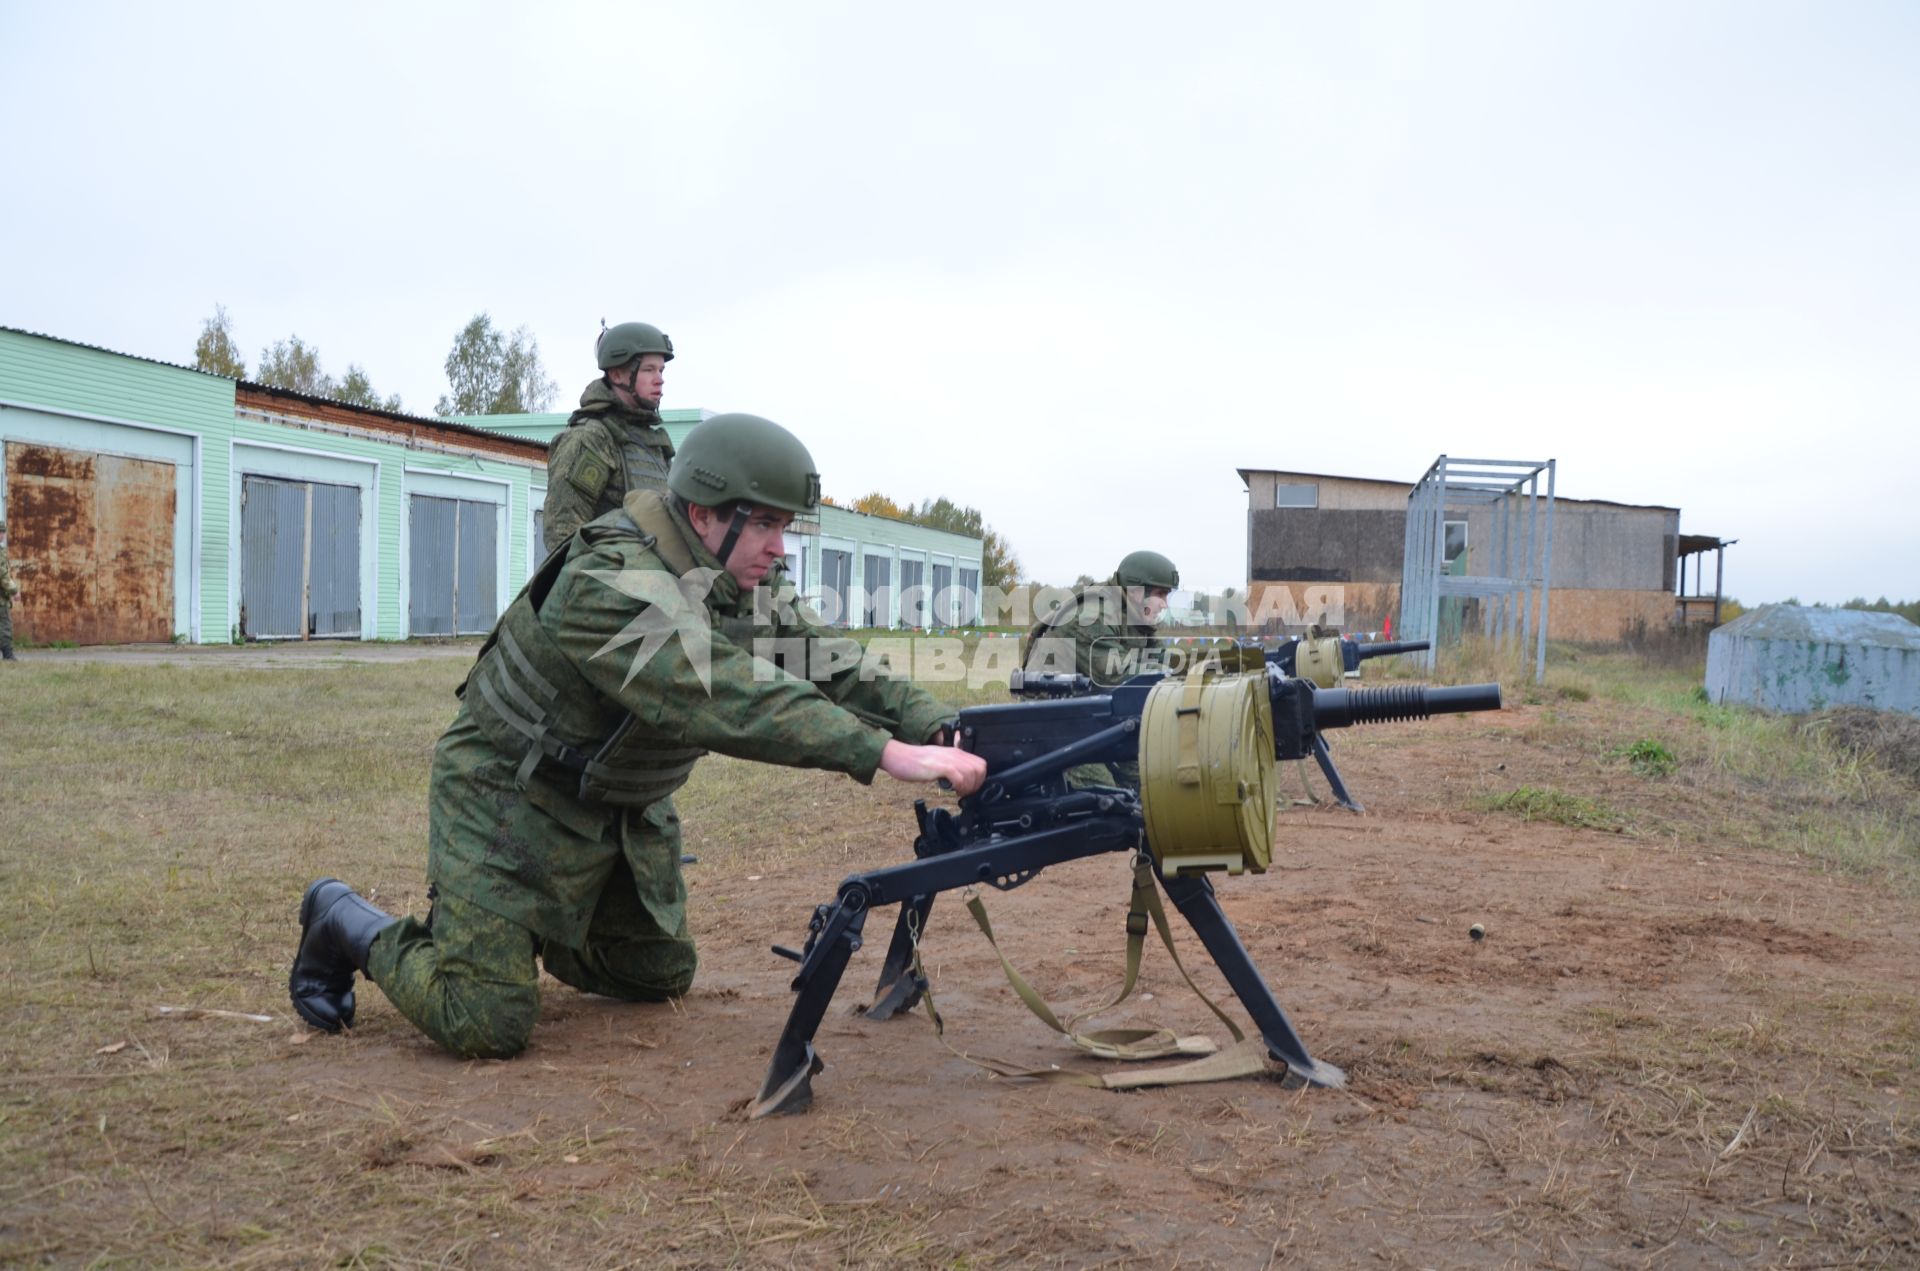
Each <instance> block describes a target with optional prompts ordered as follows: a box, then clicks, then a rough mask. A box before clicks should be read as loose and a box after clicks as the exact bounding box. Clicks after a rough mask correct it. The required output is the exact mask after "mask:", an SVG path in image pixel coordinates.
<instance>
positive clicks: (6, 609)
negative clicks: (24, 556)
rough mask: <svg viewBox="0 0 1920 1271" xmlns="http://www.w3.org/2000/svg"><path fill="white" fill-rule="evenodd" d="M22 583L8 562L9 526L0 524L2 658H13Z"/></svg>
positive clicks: (0, 645)
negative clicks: (15, 606)
mask: <svg viewBox="0 0 1920 1271" xmlns="http://www.w3.org/2000/svg"><path fill="white" fill-rule="evenodd" d="M19 594H20V584H18V583H16V582H14V581H13V569H12V567H11V566H10V565H8V564H7V527H6V526H5V525H4V524H0V659H4V660H5V661H8V662H11V661H13V660H14V658H13V598H14V597H15V596H17V595H19Z"/></svg>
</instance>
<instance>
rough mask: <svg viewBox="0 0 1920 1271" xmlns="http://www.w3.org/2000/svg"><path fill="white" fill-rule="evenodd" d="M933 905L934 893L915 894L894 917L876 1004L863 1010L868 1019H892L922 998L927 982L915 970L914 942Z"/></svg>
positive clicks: (874, 999)
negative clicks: (932, 894)
mask: <svg viewBox="0 0 1920 1271" xmlns="http://www.w3.org/2000/svg"><path fill="white" fill-rule="evenodd" d="M932 908H933V897H932V896H931V895H926V896H915V897H914V898H913V899H911V900H908V901H905V902H903V903H902V904H901V906H900V916H899V917H898V918H897V919H895V920H894V924H893V942H892V943H891V944H889V945H888V946H887V960H886V963H885V965H883V966H882V967H881V968H880V983H879V985H878V986H877V987H876V988H875V989H874V990H873V1005H871V1006H869V1007H867V1008H866V1009H865V1010H863V1011H861V1012H860V1013H861V1014H862V1015H864V1016H866V1017H867V1018H868V1019H892V1018H893V1017H894V1016H896V1015H903V1014H905V1013H906V1012H908V1011H910V1010H912V1009H913V1007H914V1003H916V1002H918V1001H919V1000H920V995H921V994H922V993H923V992H925V991H926V987H927V982H926V981H925V980H923V979H921V978H920V977H919V976H917V975H915V974H914V973H913V943H914V939H915V937H916V935H917V934H919V933H923V932H925V931H926V929H927V914H928V912H929V911H930V910H931V909H932Z"/></svg>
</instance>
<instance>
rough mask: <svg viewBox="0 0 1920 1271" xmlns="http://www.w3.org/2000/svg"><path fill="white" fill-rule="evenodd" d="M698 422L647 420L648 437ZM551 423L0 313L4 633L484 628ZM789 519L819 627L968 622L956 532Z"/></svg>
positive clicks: (973, 578) (503, 600)
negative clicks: (303, 378) (135, 348)
mask: <svg viewBox="0 0 1920 1271" xmlns="http://www.w3.org/2000/svg"><path fill="white" fill-rule="evenodd" d="M706 414H707V412H704V411H699V410H682V411H668V412H666V418H667V426H668V431H669V432H670V433H671V434H673V435H674V436H675V437H676V439H677V438H678V437H680V436H683V435H684V434H685V432H686V431H687V430H688V429H690V428H692V427H693V425H694V424H696V423H698V422H699V421H700V420H701V419H702V418H705V416H706ZM565 423H566V416H565V415H564V414H550V415H512V416H497V417H489V418H487V419H485V420H478V419H466V420H447V419H433V418H423V417H419V416H412V415H405V414H399V413H395V412H391V411H381V410H372V409H367V408H364V407H357V406H348V405H345V404H343V403H340V402H335V401H332V400H330V399H326V398H320V397H310V396H307V395H304V394H299V393H291V392H286V391H284V390H280V389H273V388H268V387H266V386H264V385H260V384H253V383H249V382H246V381H236V380H231V379H228V378H226V377H224V376H219V375H211V374H207V373H205V372H202V371H197V370H193V369H191V368H188V367H183V366H175V365H171V364H169V363H164V362H157V361H153V360H150V359H147V358H140V357H133V356H130V355H127V354H123V353H116V352H113V351H111V350H108V349H101V348H95V347H93V346H90V345H84V344H79V343H75V342H73V341H70V340H62V339H56V338H53V337H49V336H44V335H38V334H34V333H32V332H27V331H20V330H15V329H11V328H4V327H0V521H4V522H5V524H6V526H7V531H8V544H7V551H8V555H9V558H10V560H11V561H12V563H13V566H14V571H15V576H16V577H17V578H18V580H19V582H20V585H21V595H20V598H19V600H18V602H17V603H16V605H15V607H14V625H15V632H16V636H17V637H18V638H19V639H20V640H22V641H23V642H30V643H38V644H51V643H64V642H71V643H75V644H128V643H141V642H164V641H168V640H184V641H190V642H194V643H226V642H228V641H231V640H238V639H259V640H271V639H363V640H399V639H405V638H408V637H410V636H446V635H457V634H477V633H483V632H485V631H487V630H488V629H490V628H491V627H492V625H493V623H494V620H495V619H496V618H497V617H498V616H499V614H500V613H501V611H502V610H504V609H505V607H506V605H507V603H508V602H509V601H510V600H511V599H512V597H513V595H514V594H515V593H516V592H517V591H518V590H519V589H520V588H521V587H522V586H523V585H524V584H525V582H526V579H527V576H528V574H529V573H530V571H531V570H532V569H533V568H534V566H536V565H537V564H538V563H539V562H540V560H541V559H542V557H543V556H544V555H545V547H546V545H545V543H544V539H543V536H542V533H541V524H540V520H541V516H540V511H541V506H542V504H543V503H544V501H545V498H546V440H547V438H548V437H550V436H551V435H552V434H553V433H554V432H556V431H558V430H559V429H560V428H561V427H564V426H565ZM815 454H816V455H819V456H820V457H821V462H822V463H823V465H826V466H828V467H829V470H830V469H831V458H830V456H829V455H828V454H826V453H823V451H822V450H821V449H820V448H818V447H816V448H815ZM799 529H800V531H801V532H799V533H797V534H796V535H795V536H794V538H793V542H792V548H793V550H792V552H791V554H790V555H789V558H788V559H789V565H790V567H791V568H792V570H793V572H794V573H795V575H796V577H799V578H801V579H803V580H804V587H803V589H804V590H805V592H806V593H807V595H808V596H809V598H810V599H814V600H816V601H817V602H818V603H819V604H820V605H821V607H822V609H823V611H824V612H825V613H826V614H827V615H828V616H829V617H831V618H832V619H833V620H835V621H837V622H839V623H841V624H842V625H877V626H889V627H892V626H913V627H946V626H953V625H958V624H960V623H964V622H968V621H971V620H972V618H973V616H974V614H975V613H977V602H976V601H975V599H974V597H975V595H976V593H977V591H978V587H979V582H980V559H981V544H980V540H979V539H974V538H968V537H965V536H963V535H956V534H947V533H943V532H941V531H937V530H930V529H926V528H925V527H922V526H917V525H909V524H906V523H903V522H899V521H893V520H889V519H887V518H885V517H876V516H863V515H861V514H858V513H854V512H848V511H845V510H843V509H839V508H823V509H822V515H821V517H820V520H819V521H818V522H817V523H815V524H810V525H806V526H801V527H799Z"/></svg>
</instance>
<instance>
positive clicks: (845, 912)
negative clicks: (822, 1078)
mask: <svg viewBox="0 0 1920 1271" xmlns="http://www.w3.org/2000/svg"><path fill="white" fill-rule="evenodd" d="M848 901H849V897H847V896H845V895H842V896H841V898H840V899H839V900H837V901H835V902H834V904H833V906H832V908H831V909H830V910H829V911H828V913H827V917H826V921H825V922H824V924H823V925H822V926H821V928H820V932H819V934H818V935H817V936H816V937H815V938H814V941H813V946H812V947H811V948H810V949H809V950H808V951H807V955H806V958H805V959H804V960H803V961H802V962H801V964H800V972H799V974H797V975H795V976H794V977H793V988H794V992H795V994H796V995H797V996H795V998H794V1000H793V1009H792V1010H790V1011H789V1012H787V1023H786V1027H785V1028H782V1029H781V1030H780V1040H779V1041H778V1042H777V1043H775V1045H774V1048H773V1062H772V1063H770V1064H768V1065H767V1077H766V1080H765V1081H763V1082H761V1083H760V1097H759V1098H757V1099H755V1100H754V1103H753V1107H752V1108H751V1109H750V1110H749V1111H748V1116H749V1117H752V1118H754V1119H758V1118H760V1117H764V1116H769V1115H772V1114H774V1113H777V1112H799V1111H801V1110H802V1109H804V1108H805V1107H806V1106H807V1105H808V1104H810V1103H812V1102H813V1074H815V1073H817V1072H819V1071H820V1070H821V1068H823V1067H825V1065H824V1064H822V1063H821V1062H820V1057H819V1056H818V1055H817V1054H815V1053H814V1050H813V1035H814V1033H815V1032H816V1031H817V1030H818V1029H819V1027H820V1021H821V1020H822V1019H823V1018H825V1016H826V1013H827V1006H828V1004H829V1003H830V1002H832V1001H833V991H834V990H835V989H836V988H839V987H840V977H841V976H842V975H844V974H845V973H846V970H847V960H848V959H849V958H851V957H852V956H853V955H854V952H855V950H857V949H859V947H860V928H861V927H862V926H864V925H865V924H866V921H867V909H866V905H865V903H864V898H859V897H856V898H855V903H853V904H849V903H848Z"/></svg>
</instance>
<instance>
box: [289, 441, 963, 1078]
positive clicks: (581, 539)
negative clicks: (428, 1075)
mask: <svg viewBox="0 0 1920 1271" xmlns="http://www.w3.org/2000/svg"><path fill="white" fill-rule="evenodd" d="M667 483H668V487H669V489H670V494H669V495H668V496H667V497H662V496H661V495H660V494H658V493H657V492H655V491H652V490H630V491H628V492H627V494H626V497H625V498H624V499H623V500H622V503H621V506H620V508H619V509H618V510H617V511H615V512H612V513H609V514H608V515H606V516H603V517H600V518H599V519H597V520H595V521H593V522H591V523H589V524H588V525H587V526H586V527H585V528H584V529H583V530H581V531H580V532H579V533H578V534H576V535H575V536H574V537H573V539H572V540H571V541H570V542H569V543H568V544H567V545H566V547H565V549H564V550H557V551H555V552H553V553H551V554H549V556H548V558H547V560H546V561H545V562H544V563H543V564H542V565H541V567H540V569H539V571H538V572H537V573H536V574H535V576H534V577H533V579H532V580H531V581H529V583H528V584H527V587H526V589H525V590H523V591H522V592H521V593H520V595H519V596H518V597H517V598H516V599H515V600H514V602H513V604H512V605H510V606H509V607H508V609H507V612H506V613H505V614H504V615H503V616H502V617H501V619H500V621H499V623H498V624H497V625H496V626H495V628H494V631H493V634H492V635H491V636H490V637H489V638H488V640H487V643H486V645H485V646H484V647H483V648H482V650H481V653H480V656H479V659H478V660H477V661H476V662H475V664H474V667H473V669H472V671H471V672H470V673H469V675H468V678H467V682H466V684H465V685H463V686H462V705H461V707H460V711H459V713H458V715H457V716H456V717H455V719H454V721H453V724H452V725H451V726H450V727H449V728H448V729H447V732H446V733H445V735H444V736H442V737H441V739H440V742H439V744H438V746H437V747H436V748H435V751H434V760H433V767H432V775H431V779H430V791H429V805H428V818H429V819H428V825H429V840H428V864H427V869H428V877H429V880H430V882H431V884H432V888H431V890H430V892H429V895H430V896H431V897H432V898H433V908H432V910H431V911H430V912H429V914H428V918H427V920H426V921H425V922H421V921H419V920H416V919H414V918H400V919H395V918H394V917H392V916H390V915H388V914H386V913H383V912H381V911H380V910H379V909H377V908H375V907H374V906H373V905H372V904H370V903H369V902H368V901H366V900H365V899H363V898H362V897H361V896H359V895H358V894H356V893H355V892H354V891H353V890H352V889H351V888H349V887H348V886H347V885H346V884H345V883H343V882H340V881H338V880H335V879H321V880H320V881H318V882H316V883H314V884H313V885H312V886H310V887H309V888H308V889H307V892H306V895H305V897H304V898H303V900H302V902H301V906H300V926H301V937H300V948H299V952H298V954H297V955H296V956H295V959H294V964H293V970H292V973H291V975H290V976H289V980H288V989H289V992H290V994H291V996H292V999H293V1005H294V1008H295V1009H296V1010H297V1011H298V1012H299V1014H300V1016H301V1017H302V1018H303V1019H305V1020H306V1021H307V1022H308V1023H309V1024H311V1025H313V1026H314V1027H316V1028H320V1029H324V1030H326V1031H328V1032H338V1031H339V1030H340V1029H341V1028H342V1027H345V1026H349V1025H351V1024H352V1022H353V1016H354V1008H355V1002H354V992H353V987H354V974H355V972H360V973H362V974H364V975H366V976H367V978H369V979H371V980H372V981H373V982H374V983H375V984H377V985H379V986H380V988H381V989H382V990H383V991H384V992H385V993H386V995H387V997H388V999H389V1000H390V1001H392V1002H393V1004H394V1005H395V1006H396V1007H397V1008H398V1009H399V1010H400V1012H401V1014H403V1015H405V1016H406V1017H407V1018H408V1019H409V1020H411V1021H412V1022H413V1024H414V1025H415V1026H416V1027H418V1028H419V1029H420V1030H421V1031H422V1032H424V1033H426V1034H427V1035H428V1036H429V1037H432V1038H433V1039H434V1040H435V1041H436V1042H438V1043H440V1044H441V1045H442V1046H444V1047H446V1048H447V1049H448V1050H451V1051H453V1052H454V1053H455V1054H458V1055H461V1056H463V1057H481V1056H507V1055H512V1054H515V1053H517V1052H518V1051H519V1050H521V1049H522V1048H523V1047H524V1046H525V1045H526V1043H527V1040H528V1038H529V1036H530V1034H531V1033H532V1030H533V1026H534V1023H535V1020H536V1019H537V1017H538V1014H539V991H538V988H537V977H538V970H537V965H536V960H537V962H538V963H539V964H544V966H545V967H546V969H547V971H548V972H549V973H550V974H552V975H553V976H554V977H555V978H556V979H559V980H560V981H562V982H563V983H566V984H569V985H572V986H574V987H575V988H578V989H582V990H585V991H586V992H590V993H597V994H602V995H605V996H610V997H617V998H624V999H627V1000H641V1001H658V1000H662V999H666V998H669V997H675V996H679V995H680V994H683V993H685V992H686V991H687V989H688V987H689V986H690V985H691V984H692V982H693V974H694V966H695V952H694V941H693V936H692V934H691V932H690V930H689V927H688V924H687V916H686V899H687V893H686V887H685V884H684V882H683V881H682V879H681V876H680V819H679V816H678V815H677V814H676V813H675V811H674V807H673V799H672V795H673V792H674V791H675V790H677V789H679V788H680V786H682V785H683V784H685V782H686V780H687V778H688V775H689V774H690V773H691V772H692V770H693V767H694V764H695V763H696V761H697V760H698V759H699V758H700V756H701V755H703V754H705V753H707V752H708V751H719V752H720V753H722V754H728V755H733V756H735V757H738V758H742V759H755V760H761V761H764V762H768V763H779V764H786V765H790V766H794V767H812V768H825V769H829V770H832V771H836V772H844V773H847V774H848V775H850V776H852V777H853V778H854V779H856V780H858V781H861V782H868V781H871V780H872V779H873V775H874V773H875V772H876V771H884V772H886V773H887V774H888V775H889V776H891V777H893V778H895V779H897V780H901V781H934V780H945V781H947V782H949V783H950V784H951V785H952V787H953V788H954V789H955V790H957V791H959V792H960V793H962V794H966V793H968V792H970V791H972V790H974V789H977V788H978V787H979V785H980V784H981V782H982V780H983V779H984V777H985V774H986V764H985V761H984V760H982V759H980V758H979V757H978V756H976V755H973V754H970V753H968V752H966V751H964V750H960V749H958V748H956V747H954V746H952V745H950V744H929V743H939V742H948V741H950V733H949V726H950V724H951V722H952V719H953V717H954V712H953V711H952V709H951V708H949V707H947V706H945V705H943V704H942V703H940V702H937V701H935V700H934V699H933V698H932V697H930V696H928V694H927V693H926V692H925V691H924V690H922V689H920V688H918V687H915V686H913V685H910V684H906V683H903V682H899V681H893V680H887V679H880V680H874V679H866V680H863V679H862V678H861V676H860V674H859V663H860V659H859V658H858V657H854V658H852V659H846V658H844V657H831V656H829V657H825V658H822V659H820V660H819V661H820V664H821V665H824V666H826V667H829V668H832V667H838V668H843V669H840V670H838V671H837V673H835V674H833V675H832V676H831V678H825V679H822V680H820V681H818V682H814V681H809V680H806V679H801V678H798V677H796V676H794V675H791V674H788V673H787V672H786V671H784V670H781V669H779V668H777V667H775V666H774V665H773V664H772V663H770V662H767V661H764V660H759V659H756V658H755V656H754V654H753V652H752V650H751V648H750V647H748V646H747V645H746V644H745V643H744V637H742V638H739V639H736V638H735V637H734V636H732V635H730V634H729V633H730V632H737V631H739V630H740V627H739V625H738V624H739V623H740V621H741V620H742V618H743V617H745V616H746V615H748V614H749V613H751V611H752V609H753V605H754V599H755V589H756V588H757V587H759V586H760V584H762V582H763V581H764V580H765V579H766V578H767V576H768V574H769V572H770V571H771V569H772V567H773V565H774V563H775V562H776V561H778V560H780V558H781V557H782V555H783V553H784V550H785V545H784V543H783V542H782V532H783V531H784V530H785V528H786V527H787V524H788V523H789V522H790V521H791V520H792V519H793V517H794V515H795V514H796V513H809V512H812V511H814V509H815V508H816V507H817V505H818V503H819V497H820V478H819V476H818V475H817V474H816V472H815V469H814V466H813V460H812V457H811V456H810V455H809V454H808V452H807V450H806V448H805V447H804V446H803V445H802V444H801V443H800V441H799V440H798V439H797V438H795V437H794V436H793V434H791V433H789V432H787V431H786V430H785V429H784V428H781V427H780V426H779V425H777V424H774V423H772V422H771V421H768V420H765V419H761V418H758V417H756V416H752V415H737V414H736V415H718V416H715V417H714V418H712V419H709V420H707V421H705V422H704V423H702V424H700V425H699V426H698V427H697V428H695V429H694V431H693V432H692V433H691V434H689V436H688V437H687V439H686V444H685V446H684V447H683V449H682V450H681V452H680V453H679V454H678V455H676V456H675V458H674V461H673V465H672V468H671V471H670V472H669V475H668V479H667ZM781 599H782V601H783V603H780V604H776V605H774V606H771V608H772V610H773V612H772V615H771V617H770V618H769V619H768V620H766V621H765V622H764V623H761V624H760V625H758V626H756V627H755V630H757V631H759V632H761V633H763V634H765V635H766V636H768V637H770V638H773V639H776V640H780V641H782V642H783V644H784V642H786V641H792V640H796V639H797V640H799V641H801V642H803V644H805V645H811V644H812V643H813V642H816V641H822V642H824V641H827V640H829V639H830V638H831V637H830V636H829V633H828V632H826V631H825V630H824V629H823V628H821V627H820V626H819V625H818V623H817V621H816V620H815V619H814V616H813V615H812V613H811V612H810V611H809V610H808V609H807V608H806V606H804V605H801V604H798V603H797V602H795V601H794V600H793V598H792V597H791V596H790V595H789V596H784V597H782V598H781ZM770 647H771V646H770ZM784 647H789V648H790V647H793V646H791V645H785V646H784ZM616 654H618V655H620V656H614V655H616ZM849 661H850V662H851V663H852V665H848V663H849Z"/></svg>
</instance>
